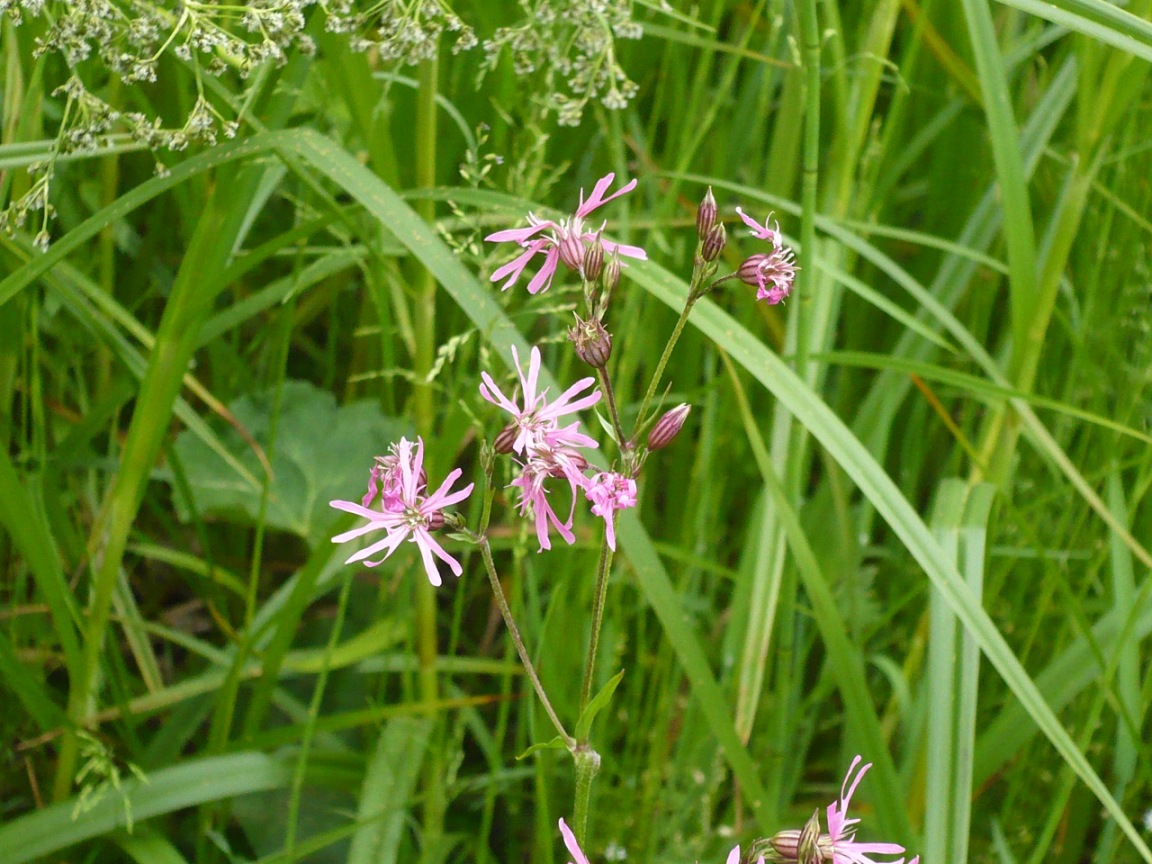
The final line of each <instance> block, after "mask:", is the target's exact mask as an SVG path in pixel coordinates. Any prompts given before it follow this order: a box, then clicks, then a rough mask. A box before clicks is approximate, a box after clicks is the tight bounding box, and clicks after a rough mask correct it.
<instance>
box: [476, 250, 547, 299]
mask: <svg viewBox="0 0 1152 864" xmlns="http://www.w3.org/2000/svg"><path fill="white" fill-rule="evenodd" d="M547 245H548V241H547V240H537V241H536V242H534V243H532V245H530V246H529V247H528V248H527V249H526V250H525V251H524V252H522V253H521V254H520V255H518V256H517V257H515V258H513V259H512V260H511V261H509V262H508V263H507V264H505V265H503V266H502V267H499V268H497V270H496V272H495V273H493V274H492V276H491V277H489V281H491V282H499V281H500V280H501V279H503V278H504V277H505V276H508V277H509V278H508V281H507V282H505V283H504V284H503V285H501V286H500V290H501V291H507V290H508V289H509V288H511V287H512V286H513V285H514V284H516V280H517V279H519V278H520V274H521V273H523V272H524V268H525V267H527V266H528V262H529V261H531V260H532V258H533V257H534V256H535V255H536V253H537V252H539V251H540V250H541V249H543V248H544V247H545V246H547ZM509 274H511V275H509Z"/></svg>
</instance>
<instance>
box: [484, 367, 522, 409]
mask: <svg viewBox="0 0 1152 864" xmlns="http://www.w3.org/2000/svg"><path fill="white" fill-rule="evenodd" d="M480 378H481V380H482V381H483V382H484V383H483V384H481V385H480V395H481V396H483V397H484V398H485V399H487V400H488V401H489V402H491V403H492V404H493V405H496V406H498V407H500V408H503V409H504V410H505V411H507V412H508V413H509V414H511V415H512V416H513V417H519V416H520V406H519V405H517V404H516V403H515V402H513V401H512V400H511V399H509V398H508V397H507V396H505V395H504V391H502V390H501V389H500V388H499V387H497V386H496V382H495V381H493V380H492V376H491V375H489V374H488V373H487V372H481V373H480Z"/></svg>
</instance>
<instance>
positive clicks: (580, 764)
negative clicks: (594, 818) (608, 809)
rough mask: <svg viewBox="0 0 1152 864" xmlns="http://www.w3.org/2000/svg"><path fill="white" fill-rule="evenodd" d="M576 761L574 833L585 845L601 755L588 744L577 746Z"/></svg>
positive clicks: (573, 809)
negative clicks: (593, 789)
mask: <svg viewBox="0 0 1152 864" xmlns="http://www.w3.org/2000/svg"><path fill="white" fill-rule="evenodd" d="M572 756H573V758H574V759H575V760H576V801H575V806H574V807H573V808H572V825H571V826H570V827H571V828H572V833H573V834H575V835H576V841H577V842H578V843H580V845H581V846H583V845H584V837H585V834H586V833H587V830H588V810H589V807H588V804H589V802H590V801H591V800H592V780H593V778H594V777H595V776H596V774H597V773H598V772H599V771H600V754H599V753H597V752H596V751H595V750H593V749H592V748H591V747H589V746H588V745H587V744H580V745H578V746H577V748H576V750H575V752H574V753H573V754H572Z"/></svg>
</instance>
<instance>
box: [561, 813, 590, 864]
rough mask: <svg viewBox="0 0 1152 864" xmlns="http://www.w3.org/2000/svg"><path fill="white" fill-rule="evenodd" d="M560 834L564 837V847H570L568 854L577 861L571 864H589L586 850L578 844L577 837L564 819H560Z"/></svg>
mask: <svg viewBox="0 0 1152 864" xmlns="http://www.w3.org/2000/svg"><path fill="white" fill-rule="evenodd" d="M560 833H561V834H562V835H563V837H564V845H565V846H567V847H568V854H570V855H571V856H572V857H573V858H575V859H576V860H575V861H574V862H569V864H588V856H587V855H585V854H584V850H582V849H581V848H580V844H579V843H577V842H576V835H575V834H573V833H572V829H571V828H569V827H568V823H566V822H565V821H564V819H563V818H561V819H560Z"/></svg>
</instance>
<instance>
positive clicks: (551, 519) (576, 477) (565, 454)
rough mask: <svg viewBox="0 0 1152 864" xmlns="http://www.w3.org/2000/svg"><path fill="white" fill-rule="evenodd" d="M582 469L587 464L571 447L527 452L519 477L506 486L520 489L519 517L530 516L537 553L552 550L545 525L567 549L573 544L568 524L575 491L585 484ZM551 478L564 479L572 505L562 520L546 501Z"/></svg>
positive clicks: (574, 500)
mask: <svg viewBox="0 0 1152 864" xmlns="http://www.w3.org/2000/svg"><path fill="white" fill-rule="evenodd" d="M586 467H588V462H587V461H586V460H585V459H584V457H583V456H581V455H580V452H579V451H578V450H575V449H573V448H571V447H558V448H549V447H538V448H535V449H533V450H532V451H531V455H530V457H529V459H528V461H527V462H525V463H524V466H523V471H521V473H520V476H519V477H517V478H516V479H515V480H513V481H512V482H511V483H509V484H508V485H509V486H516V487H518V488H519V489H520V503H519V507H520V515H521V516H534V517H535V519H536V539H537V540H539V541H540V551H544V550H545V549H551V548H552V541H551V539H550V538H549V529H548V526H549V525H552V526H553V527H554V528H555V529H556V531H557V532H558V533H559V534H560V536H561V537H563V538H564V542H565V543H567V544H568V545H572V544H573V543H575V542H576V536H575V535H574V534H573V533H572V520H573V517H574V515H575V512H576V490H577V489H578V488H583V486H584V484H585V483H587V482H588V481H587V480H586V479H585V477H584V473H583V472H584V469H585V468H586ZM553 477H558V478H559V477H562V478H564V479H566V480H567V481H568V485H569V488H570V490H571V493H572V504H571V506H570V507H569V509H568V518H567V519H566V520H561V518H560V517H559V516H558V515H556V511H555V510H554V509H553V508H552V504H551V503H550V502H549V500H548V489H547V488H545V485H544V484H545V483H546V482H547V481H548V480H549V479H550V478H553Z"/></svg>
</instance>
